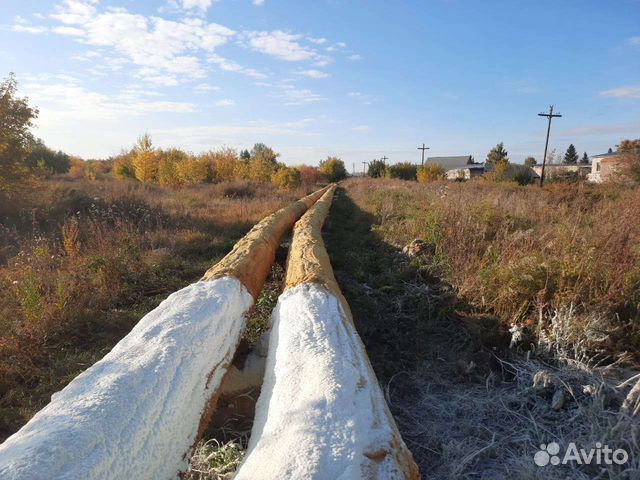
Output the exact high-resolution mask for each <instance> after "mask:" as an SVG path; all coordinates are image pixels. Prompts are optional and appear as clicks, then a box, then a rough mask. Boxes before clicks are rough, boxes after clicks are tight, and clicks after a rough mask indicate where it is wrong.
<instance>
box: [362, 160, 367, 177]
mask: <svg viewBox="0 0 640 480" xmlns="http://www.w3.org/2000/svg"><path fill="white" fill-rule="evenodd" d="M368 163H369V162H362V176H363V177H366V176H367V171H366V170H365V169H366V168H367V164H368Z"/></svg>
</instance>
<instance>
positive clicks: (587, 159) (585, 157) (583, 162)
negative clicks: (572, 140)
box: [580, 152, 591, 165]
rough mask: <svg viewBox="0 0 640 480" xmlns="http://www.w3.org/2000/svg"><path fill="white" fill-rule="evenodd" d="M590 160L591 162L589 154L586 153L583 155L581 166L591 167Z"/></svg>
mask: <svg viewBox="0 0 640 480" xmlns="http://www.w3.org/2000/svg"><path fill="white" fill-rule="evenodd" d="M589 163H591V162H590V160H589V155H587V152H584V153H583V154H582V158H581V159H580V165H589Z"/></svg>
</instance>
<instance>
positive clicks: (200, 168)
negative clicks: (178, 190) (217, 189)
mask: <svg viewBox="0 0 640 480" xmlns="http://www.w3.org/2000/svg"><path fill="white" fill-rule="evenodd" d="M174 155H176V156H177V160H176V176H177V178H178V182H179V183H180V184H181V185H197V184H199V183H203V182H204V181H206V180H207V174H208V172H209V169H208V165H207V162H206V161H205V160H204V159H202V158H198V157H194V156H193V155H188V154H186V153H185V152H182V151H180V150H175V149H174Z"/></svg>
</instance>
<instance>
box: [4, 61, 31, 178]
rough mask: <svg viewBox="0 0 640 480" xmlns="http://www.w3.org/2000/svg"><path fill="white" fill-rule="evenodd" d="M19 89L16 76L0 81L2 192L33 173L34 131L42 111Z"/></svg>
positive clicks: (11, 75)
mask: <svg viewBox="0 0 640 480" xmlns="http://www.w3.org/2000/svg"><path fill="white" fill-rule="evenodd" d="M17 87H18V83H17V81H16V79H15V76H14V75H13V74H12V73H11V74H9V77H8V78H6V79H5V80H3V81H2V82H0V191H3V190H4V191H9V190H12V189H14V188H15V186H16V185H17V184H19V183H20V181H21V180H23V179H24V178H25V177H26V176H27V175H28V173H29V168H28V165H27V154H28V149H29V145H30V144H31V143H32V142H33V136H32V135H31V131H30V128H31V127H32V126H33V121H34V120H35V119H36V117H37V116H38V110H37V109H35V108H32V107H30V106H29V103H28V99H27V98H20V97H18V96H17Z"/></svg>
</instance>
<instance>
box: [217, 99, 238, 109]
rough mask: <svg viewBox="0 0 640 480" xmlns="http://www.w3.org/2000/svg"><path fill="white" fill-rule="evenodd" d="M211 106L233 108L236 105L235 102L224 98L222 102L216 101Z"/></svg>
mask: <svg viewBox="0 0 640 480" xmlns="http://www.w3.org/2000/svg"><path fill="white" fill-rule="evenodd" d="M213 105H214V106H216V107H234V106H235V105H236V102H235V100H232V99H230V98H224V99H222V100H218V101H217V102H216V103H214V104H213Z"/></svg>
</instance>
